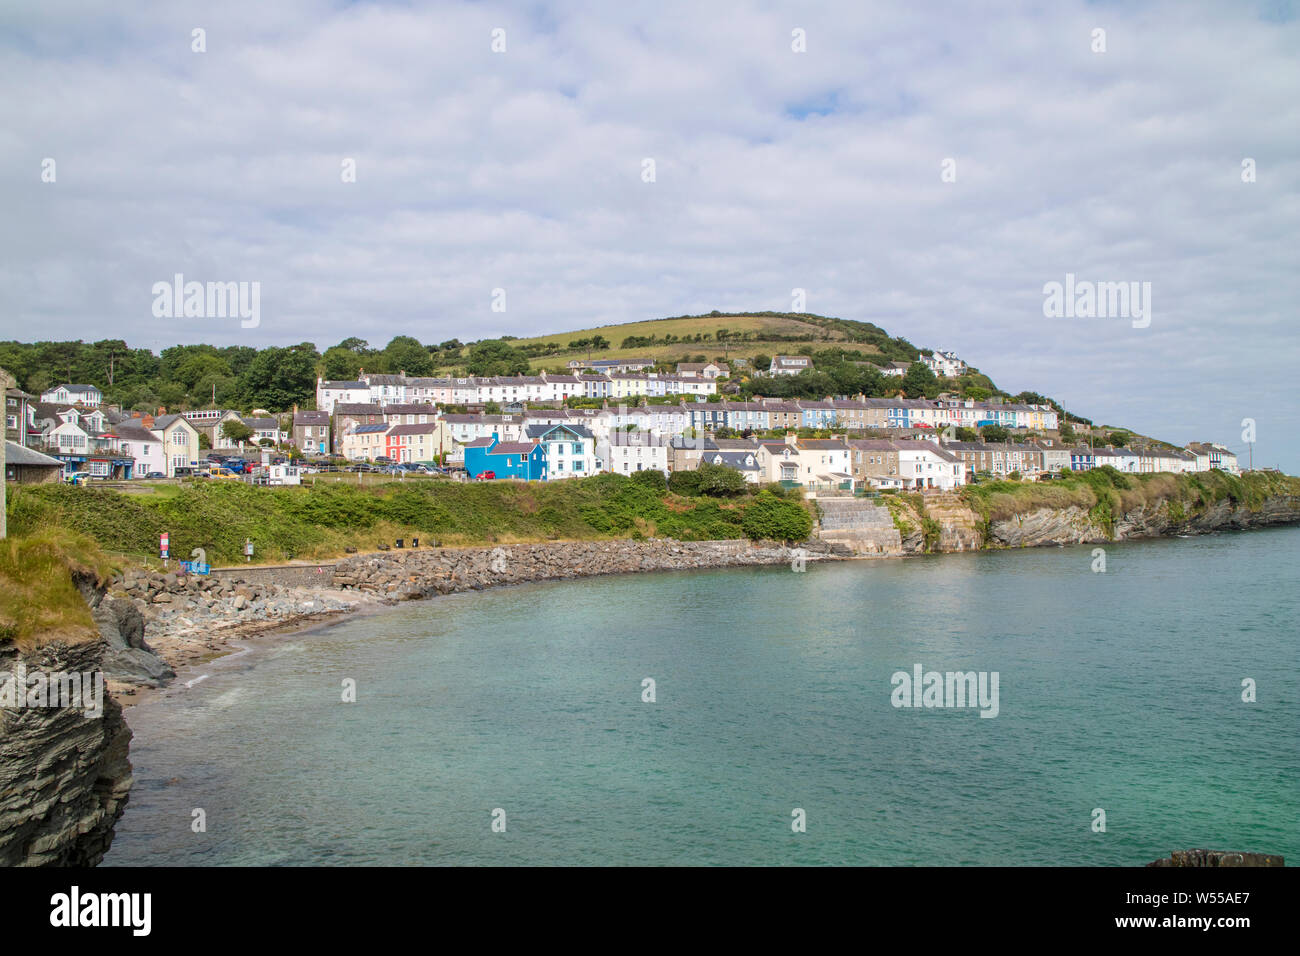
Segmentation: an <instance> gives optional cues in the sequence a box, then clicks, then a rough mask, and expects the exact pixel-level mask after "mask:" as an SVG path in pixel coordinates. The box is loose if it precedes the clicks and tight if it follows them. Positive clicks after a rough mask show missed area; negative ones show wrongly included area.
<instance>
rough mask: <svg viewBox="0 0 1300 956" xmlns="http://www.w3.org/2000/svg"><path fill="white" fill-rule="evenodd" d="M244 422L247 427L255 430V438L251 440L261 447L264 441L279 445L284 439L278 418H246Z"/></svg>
mask: <svg viewBox="0 0 1300 956" xmlns="http://www.w3.org/2000/svg"><path fill="white" fill-rule="evenodd" d="M242 421H243V423H244V425H245V426H246V427H248V428H251V429H252V430H253V437H252V439H250V440H251V441H252V442H253V443H254V444H256V445H260V444H261V443H262V442H263V441H269V442H271V444H273V445H278V444H280V442H281V441H282V440H283V438H284V435H283V433H282V432H281V431H280V420H279V419H278V418H245V419H242Z"/></svg>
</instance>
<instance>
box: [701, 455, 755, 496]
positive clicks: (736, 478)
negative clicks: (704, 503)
mask: <svg viewBox="0 0 1300 956" xmlns="http://www.w3.org/2000/svg"><path fill="white" fill-rule="evenodd" d="M695 474H696V476H697V480H698V481H699V489H700V491H699V493H700V494H702V495H708V496H709V497H710V498H734V497H736V496H737V495H743V494H744V493H745V492H746V491H747V490H748V487H747V485H746V482H745V476H744V475H742V474H741V473H740V472H738V471H737V470H736V469H734V468H728V467H727V466H726V465H710V464H708V463H707V462H705V463H703V464H701V465H700V467H699V468H697V469H696V471H695Z"/></svg>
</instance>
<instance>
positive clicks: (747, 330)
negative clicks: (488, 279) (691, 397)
mask: <svg viewBox="0 0 1300 956" xmlns="http://www.w3.org/2000/svg"><path fill="white" fill-rule="evenodd" d="M719 330H725V331H726V332H727V333H729V335H727V336H726V337H725V341H720V340H719V338H718V332H719ZM595 336H601V337H603V338H605V339H607V340H608V341H609V342H610V347H609V348H607V349H599V350H591V351H590V352H589V351H588V350H587V349H583V348H570V347H569V343H571V342H575V341H577V340H580V339H586V338H593V337H595ZM629 338H632V339H653V340H655V341H654V342H652V343H651V344H645V343H629V344H628V345H626V346H624V342H625V341H626V340H628V339H629ZM669 339H675V340H676V341H666V340H669ZM511 344H512V345H514V346H516V347H528V348H532V349H537V350H541V349H545V351H546V352H547V353H548V354H544V355H538V356H536V357H534V358H532V359H530V363H529V364H530V365H531V367H532V368H533V369H539V368H555V367H557V366H562V365H565V364H567V363H568V361H569V360H570V359H575V358H577V359H586V358H588V357H590V358H593V359H597V358H599V359H617V358H632V357H638V358H639V357H645V358H650V359H654V360H655V361H662V362H672V363H675V362H681V361H687V360H688V359H690V358H692V357H694V356H698V355H704V356H706V357H707V358H708V359H711V360H713V359H725V358H734V357H741V358H748V359H752V358H753V357H754V356H756V355H760V354H762V355H773V354H776V353H782V354H790V353H798V352H804V351H808V350H809V349H812V348H826V347H827V346H828V345H838V346H841V347H843V348H845V349H847V350H850V351H856V352H859V353H861V355H862V357H863V360H864V361H868V360H870V359H871V357H872V356H874V357H875V358H876V360H877V361H881V362H884V361H892V360H894V359H898V360H900V361H902V360H910V359H914V358H916V356H917V355H918V354H919V350H918V349H917V348H916V347H915V346H913V345H912V344H911V343H910V342H908V341H907V340H905V339H901V338H894V337H891V336H890V335H889V333H887V332H886V331H885V330H884V329H882V328H880V327H879V326H876V325H873V324H871V323H870V322H858V321H854V320H851V319H837V318H832V317H829V316H822V315H812V314H805V313H778V312H749V313H722V312H716V313H709V314H708V315H694V316H674V317H671V318H664V319H652V320H648V321H645V322H628V323H624V324H622V325H603V326H599V327H597V328H590V329H576V330H572V331H566V332H557V333H553V334H551V335H539V336H533V337H530V338H524V339H512V340H511ZM453 367H454V366H451V365H447V366H443V369H442V370H445V369H450V368H453Z"/></svg>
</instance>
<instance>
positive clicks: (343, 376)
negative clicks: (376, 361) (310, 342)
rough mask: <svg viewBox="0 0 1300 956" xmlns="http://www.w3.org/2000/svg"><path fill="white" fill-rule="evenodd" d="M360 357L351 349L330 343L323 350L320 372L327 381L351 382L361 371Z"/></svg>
mask: <svg viewBox="0 0 1300 956" xmlns="http://www.w3.org/2000/svg"><path fill="white" fill-rule="evenodd" d="M361 363H362V358H361V356H359V355H358V354H357V353H356V352H353V351H352V350H351V349H345V348H344V347H343V346H341V345H332V346H330V347H329V348H327V349H326V350H325V356H324V361H323V363H322V365H323V367H322V369H321V374H322V375H324V377H325V379H326V380H327V381H334V382H351V381H355V380H356V377H357V376H358V375H359V374H360V373H361Z"/></svg>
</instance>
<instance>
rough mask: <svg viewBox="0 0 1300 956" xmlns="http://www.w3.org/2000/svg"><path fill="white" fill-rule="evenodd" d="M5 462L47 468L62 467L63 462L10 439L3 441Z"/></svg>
mask: <svg viewBox="0 0 1300 956" xmlns="http://www.w3.org/2000/svg"><path fill="white" fill-rule="evenodd" d="M5 462H6V463H7V464H10V465H36V466H44V467H47V468H62V467H63V462H61V461H59V460H58V459H57V458H51V457H50V456H49V455H42V454H41V453H40V452H39V451H36V450H34V449H32V448H27V447H25V446H23V445H19V444H16V443H14V442H11V441H5Z"/></svg>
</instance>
